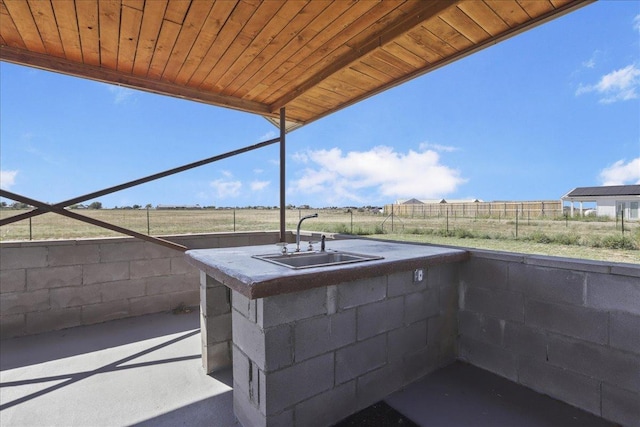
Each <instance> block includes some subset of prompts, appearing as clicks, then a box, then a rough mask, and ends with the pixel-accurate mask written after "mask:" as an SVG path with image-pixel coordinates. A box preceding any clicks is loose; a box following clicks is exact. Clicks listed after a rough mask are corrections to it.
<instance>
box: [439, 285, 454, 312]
mask: <svg viewBox="0 0 640 427" xmlns="http://www.w3.org/2000/svg"><path fill="white" fill-rule="evenodd" d="M438 293H439V294H438V295H439V301H440V311H441V312H444V311H458V282H454V281H452V282H449V281H443V282H441V283H440V285H439V289H438Z"/></svg>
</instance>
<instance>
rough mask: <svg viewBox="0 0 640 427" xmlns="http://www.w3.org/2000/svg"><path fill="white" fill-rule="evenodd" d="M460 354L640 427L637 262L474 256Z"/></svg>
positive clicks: (464, 289)
mask: <svg viewBox="0 0 640 427" xmlns="http://www.w3.org/2000/svg"><path fill="white" fill-rule="evenodd" d="M459 295H460V304H459V314H458V319H459V334H460V336H459V358H460V359H462V360H465V361H467V362H469V363H472V364H474V365H477V366H479V367H481V368H484V369H487V370H489V371H491V372H494V373H496V374H499V375H501V376H503V377H506V378H509V379H511V380H512V381H515V382H518V383H521V384H523V385H525V386H527V387H530V388H532V389H534V390H536V391H538V392H541V393H544V394H547V395H549V396H551V397H554V398H557V399H559V400H562V401H565V402H567V403H569V404H571V405H574V406H577V407H579V408H582V409H584V410H586V411H588V412H591V413H594V414H596V415H599V416H602V417H603V418H605V419H608V420H611V421H614V422H616V423H620V424H622V425H627V426H640V265H632V264H618V265H616V264H609V263H604V262H596V261H581V260H573V259H562V258H552V257H541V256H527V255H517V254H501V253H495V252H493V253H492V252H484V251H473V250H472V251H471V259H470V260H469V261H468V262H467V263H465V265H463V267H462V268H461V271H460V290H459Z"/></svg>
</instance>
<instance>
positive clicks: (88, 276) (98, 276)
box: [82, 262, 129, 285]
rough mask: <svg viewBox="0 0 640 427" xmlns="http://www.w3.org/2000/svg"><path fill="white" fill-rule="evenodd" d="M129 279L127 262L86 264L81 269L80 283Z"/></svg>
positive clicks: (88, 283) (87, 283)
mask: <svg viewBox="0 0 640 427" xmlns="http://www.w3.org/2000/svg"><path fill="white" fill-rule="evenodd" d="M127 279H129V263H128V262H109V263H102V264H86V265H84V267H83V278H82V283H84V284H85V285H91V284H94V283H105V282H118V281H121V280H127Z"/></svg>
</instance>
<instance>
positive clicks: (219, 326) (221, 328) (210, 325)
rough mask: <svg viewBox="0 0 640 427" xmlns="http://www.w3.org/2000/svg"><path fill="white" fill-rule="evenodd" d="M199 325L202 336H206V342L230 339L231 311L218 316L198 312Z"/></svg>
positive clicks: (213, 342)
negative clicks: (207, 315)
mask: <svg viewBox="0 0 640 427" xmlns="http://www.w3.org/2000/svg"><path fill="white" fill-rule="evenodd" d="M200 316H201V318H200V325H203V326H205V328H206V330H205V329H202V332H201V333H202V334H203V337H206V339H207V344H208V345H211V344H216V343H219V342H223V341H231V313H226V314H220V315H218V316H211V317H205V316H204V315H203V314H202V313H200Z"/></svg>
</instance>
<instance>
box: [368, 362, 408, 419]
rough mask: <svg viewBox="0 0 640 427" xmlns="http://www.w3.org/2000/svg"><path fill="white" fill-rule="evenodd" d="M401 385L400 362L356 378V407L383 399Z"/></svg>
mask: <svg viewBox="0 0 640 427" xmlns="http://www.w3.org/2000/svg"><path fill="white" fill-rule="evenodd" d="M402 385H403V372H402V366H401V365H400V364H393V365H391V364H390V365H386V366H383V367H381V368H380V369H376V370H375V371H373V372H369V373H368V374H365V375H363V376H361V377H360V378H358V385H357V393H358V409H362V408H366V407H367V406H369V405H372V404H374V403H376V402H378V401H379V400H382V399H384V398H385V397H387V396H388V395H390V394H391V393H393V392H394V391H396V390H398V389H400V387H402Z"/></svg>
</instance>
